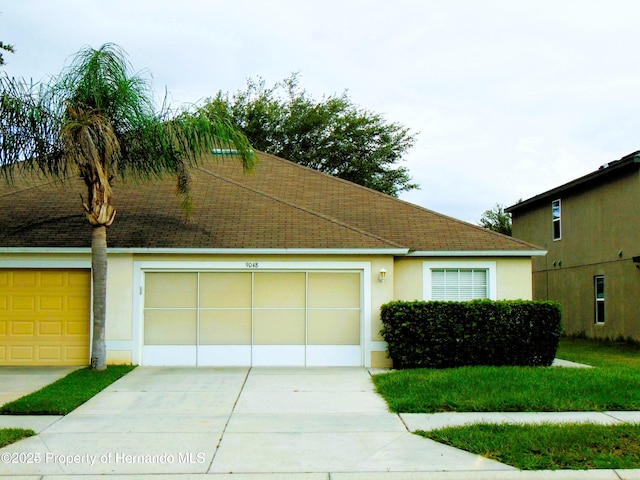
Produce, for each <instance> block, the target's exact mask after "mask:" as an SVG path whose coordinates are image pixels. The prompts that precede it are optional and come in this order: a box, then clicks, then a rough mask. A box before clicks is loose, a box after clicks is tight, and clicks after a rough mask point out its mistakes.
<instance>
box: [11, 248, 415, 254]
mask: <svg viewBox="0 0 640 480" xmlns="http://www.w3.org/2000/svg"><path fill="white" fill-rule="evenodd" d="M408 252H409V249H408V248H142V247H132V248H107V253H112V254H164V255H167V254H170V255H406V254H407V253H408ZM0 253H31V254H61V253H65V254H87V253H91V248H89V247H78V248H65V247H0Z"/></svg>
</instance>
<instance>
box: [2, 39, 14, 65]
mask: <svg viewBox="0 0 640 480" xmlns="http://www.w3.org/2000/svg"><path fill="white" fill-rule="evenodd" d="M1 50H4V51H5V52H10V53H14V52H15V50H14V48H13V45H9V44H6V43H3V42H0V65H4V57H3V56H2V51H1Z"/></svg>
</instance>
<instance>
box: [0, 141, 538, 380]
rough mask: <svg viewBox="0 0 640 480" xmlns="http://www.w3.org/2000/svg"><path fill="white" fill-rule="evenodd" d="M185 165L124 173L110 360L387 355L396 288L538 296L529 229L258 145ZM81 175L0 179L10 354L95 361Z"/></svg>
mask: <svg viewBox="0 0 640 480" xmlns="http://www.w3.org/2000/svg"><path fill="white" fill-rule="evenodd" d="M256 155H257V156H258V162H257V165H256V168H255V171H254V172H253V173H249V174H244V173H243V171H242V167H241V165H240V162H238V161H236V160H234V159H225V160H220V159H211V160H208V161H206V162H204V163H203V164H202V165H200V166H197V167H195V168H193V169H192V171H191V176H192V181H193V188H192V196H193V203H194V205H195V212H194V214H193V217H192V219H191V221H189V222H187V221H185V217H184V212H183V211H182V210H181V208H180V206H179V201H178V198H177V197H176V195H175V180H174V179H166V180H162V181H154V182H150V183H142V184H136V183H126V184H124V183H116V185H115V187H114V191H115V205H116V208H117V209H118V214H117V216H116V220H115V222H114V223H113V225H112V226H111V227H109V229H108V236H107V241H108V245H109V248H108V283H107V332H106V334H107V341H106V342H107V351H108V362H109V363H127V364H128V363H133V364H138V365H203V366H204V365H220V366H222V365H238V366H240V365H242V366H248V365H256V366H257V365H299V366H314V365H318V366H321V365H334V366H358V365H359V366H373V367H383V366H388V365H389V364H390V361H389V359H388V358H387V356H386V344H385V342H384V341H383V339H382V338H381V336H380V334H379V332H380V329H381V327H382V325H381V322H380V313H379V310H380V306H381V305H383V304H384V303H386V302H389V301H391V300H395V299H402V300H415V299H448V300H464V299H470V298H491V299H516V298H522V299H530V298H531V295H532V283H531V264H532V257H534V256H539V255H544V254H545V251H544V250H543V249H541V248H539V247H537V246H534V245H532V244H530V243H527V242H525V241H522V240H518V239H515V238H511V237H508V236H504V235H501V234H498V233H495V232H491V231H489V230H485V229H483V228H481V227H478V226H476V225H471V224H469V223H465V222H462V221H459V220H456V219H453V218H450V217H447V216H445V215H441V214H439V213H436V212H433V211H430V210H427V209H425V208H422V207H420V206H417V205H414V204H411V203H408V202H405V201H402V200H399V199H396V198H393V197H390V196H387V195H384V194H381V193H379V192H376V191H372V190H369V189H367V188H364V187H361V186H359V185H356V184H353V183H350V182H347V181H343V180H340V179H337V178H334V177H331V176H329V175H326V174H323V173H320V172H317V171H315V170H311V169H308V168H305V167H302V166H300V165H297V164H295V163H292V162H289V161H287V160H284V159H282V158H278V157H275V156H272V155H268V154H264V153H260V154H258V153H257V154H256ZM80 195H86V193H85V187H84V184H83V183H82V181H81V180H69V181H67V182H65V183H64V184H61V183H60V182H56V181H51V180H41V181H37V182H33V181H31V182H26V181H22V180H18V181H17V182H16V184H14V185H12V186H10V187H8V186H6V185H2V186H0V339H1V341H0V365H87V364H88V362H89V349H90V345H91V342H90V337H91V321H90V317H91V312H90V308H91V306H90V304H91V302H90V294H91V279H90V267H91V262H90V259H91V255H90V239H91V228H90V226H89V224H88V222H87V221H86V219H85V218H84V214H83V210H82V207H81V200H80Z"/></svg>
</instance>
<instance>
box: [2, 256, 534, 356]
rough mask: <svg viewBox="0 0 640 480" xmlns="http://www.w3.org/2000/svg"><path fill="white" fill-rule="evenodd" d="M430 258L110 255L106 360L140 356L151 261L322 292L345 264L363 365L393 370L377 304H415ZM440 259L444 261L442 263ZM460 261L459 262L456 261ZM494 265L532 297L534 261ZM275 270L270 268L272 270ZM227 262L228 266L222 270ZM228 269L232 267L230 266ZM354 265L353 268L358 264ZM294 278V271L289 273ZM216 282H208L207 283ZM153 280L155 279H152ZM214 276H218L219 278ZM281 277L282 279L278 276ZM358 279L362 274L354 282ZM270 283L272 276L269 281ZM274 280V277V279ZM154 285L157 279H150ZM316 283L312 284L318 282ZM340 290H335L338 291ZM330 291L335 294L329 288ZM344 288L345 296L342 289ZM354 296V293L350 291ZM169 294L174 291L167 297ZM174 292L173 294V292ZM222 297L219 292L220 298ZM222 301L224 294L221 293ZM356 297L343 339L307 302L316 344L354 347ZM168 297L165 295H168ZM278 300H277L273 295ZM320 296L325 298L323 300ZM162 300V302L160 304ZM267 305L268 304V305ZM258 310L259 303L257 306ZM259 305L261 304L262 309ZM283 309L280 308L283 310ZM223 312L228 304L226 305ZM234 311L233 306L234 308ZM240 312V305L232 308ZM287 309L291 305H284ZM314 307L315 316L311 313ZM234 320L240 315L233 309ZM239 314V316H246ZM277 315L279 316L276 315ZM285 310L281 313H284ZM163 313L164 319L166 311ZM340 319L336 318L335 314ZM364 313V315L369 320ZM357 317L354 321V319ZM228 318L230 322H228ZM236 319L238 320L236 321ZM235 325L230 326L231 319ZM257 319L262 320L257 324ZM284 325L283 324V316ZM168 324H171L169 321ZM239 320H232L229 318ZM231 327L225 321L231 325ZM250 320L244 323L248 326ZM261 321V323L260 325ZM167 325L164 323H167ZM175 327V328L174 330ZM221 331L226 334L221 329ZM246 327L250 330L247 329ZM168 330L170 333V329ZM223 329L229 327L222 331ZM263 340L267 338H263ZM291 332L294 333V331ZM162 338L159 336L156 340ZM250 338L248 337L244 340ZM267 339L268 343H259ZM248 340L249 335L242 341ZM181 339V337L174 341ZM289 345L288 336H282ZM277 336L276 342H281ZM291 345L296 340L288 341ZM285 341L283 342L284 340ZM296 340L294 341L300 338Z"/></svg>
mask: <svg viewBox="0 0 640 480" xmlns="http://www.w3.org/2000/svg"><path fill="white" fill-rule="evenodd" d="M90 259H91V257H90V254H89V253H78V254H68V255H63V254H59V253H49V254H46V253H43V254H12V255H7V254H2V255H0V265H2V263H3V262H4V263H5V264H7V263H11V264H12V265H14V266H15V265H16V264H17V265H23V264H28V265H30V266H31V267H44V268H64V267H65V266H72V267H73V268H87V265H90ZM425 260H428V259H425V258H395V259H394V257H392V256H389V255H386V256H385V255H368V256H366V255H246V256H244V255H166V254H161V255H157V254H127V253H109V256H108V262H109V264H108V284H107V332H106V333H107V336H106V340H107V350H108V362H109V363H132V362H133V363H136V358H138V357H139V355H140V354H139V353H137V351H138V350H139V349H140V348H141V345H142V344H143V342H144V341H145V338H144V336H145V332H144V331H143V329H142V328H141V326H142V325H143V315H146V313H145V305H144V295H143V293H142V292H143V288H142V284H141V278H142V277H143V275H142V273H141V272H142V269H141V265H145V264H149V263H153V264H155V265H161V268H160V270H163V271H167V270H168V271H180V270H182V271H184V270H187V271H198V270H206V271H215V270H217V269H219V270H221V271H245V270H244V269H246V271H254V272H260V273H261V275H264V277H263V279H267V280H268V278H267V277H269V272H270V271H277V272H287V271H289V270H292V271H295V272H300V271H308V272H310V273H309V275H310V277H309V278H310V280H309V281H310V283H309V285H310V286H311V288H313V289H316V290H318V289H319V290H318V291H319V292H321V291H323V286H322V285H321V284H318V285H316V284H315V283H317V281H319V280H321V279H322V278H323V277H321V276H314V275H316V274H314V273H312V272H314V271H315V272H318V271H323V270H324V271H333V270H340V269H341V266H342V265H345V264H349V265H351V267H349V268H348V269H347V270H351V271H360V272H362V280H363V282H364V285H363V288H362V291H361V300H362V302H363V303H362V312H361V315H362V317H361V318H362V326H363V327H365V328H366V330H364V331H362V334H363V339H364V344H363V348H365V346H366V350H365V356H366V359H365V364H370V365H371V366H374V367H384V366H389V360H388V359H387V358H386V353H385V349H386V345H385V344H384V341H383V339H382V337H381V336H380V333H379V332H380V330H381V328H382V324H381V321H380V307H381V306H382V305H383V304H385V303H387V302H389V301H391V300H394V299H402V300H416V299H422V297H423V293H422V292H423V265H424V261H425ZM439 260H443V259H442V258H441V259H439ZM455 260H460V259H455ZM481 260H491V261H495V262H496V266H497V268H496V271H497V275H498V295H499V297H500V298H528V297H530V295H531V279H530V278H531V276H530V260H529V259H518V258H509V259H504V258H499V259H481ZM276 264H277V265H278V267H277V268H272V267H270V266H272V265H276ZM220 265H224V266H225V267H224V268H221V267H219V266H220ZM228 265H235V267H233V268H229V267H228ZM354 266H355V267H354ZM382 269H384V270H385V271H386V278H385V280H384V282H381V281H380V279H379V276H380V273H379V272H380V270H382ZM292 274H295V273H292ZM207 275H209V276H205V277H203V279H202V281H203V282H206V281H209V280H211V281H213V280H215V278H214V277H216V274H207ZM326 275H328V277H326V278H327V279H329V280H331V279H332V278H333V277H331V275H332V274H326ZM209 277H211V278H209ZM150 278H152V276H151V277H150ZM216 278H217V277H216ZM279 278H280V279H281V278H283V277H279ZM354 278H357V277H354ZM338 279H341V280H344V281H345V282H352V281H353V278H351V277H336V278H333V281H337V280H338ZM272 280H273V279H272ZM276 280H277V278H276ZM151 281H153V280H151ZM314 282H315V283H314ZM336 288H337V287H336ZM329 290H331V289H329ZM343 290H344V291H343ZM349 291H350V290H349ZM169 293H171V292H169ZM174 293H175V292H174ZM221 295H222V294H221ZM223 296H224V295H223ZM352 296H353V294H352V293H347V289H346V288H340V294H339V295H336V302H337V303H336V304H335V305H334V307H335V308H339V309H342V310H344V312H340V314H341V315H343V316H344V318H347V319H348V321H347V322H346V323H344V324H343V325H342V326H341V328H343V329H344V331H343V332H342V333H341V334H340V335H341V336H340V338H338V335H337V333H336V332H331V331H328V330H327V329H326V328H324V326H323V325H325V324H326V325H334V324H335V319H334V318H333V317H332V315H330V312H329V313H327V311H325V310H322V308H324V307H323V304H321V303H319V304H318V305H315V304H314V305H311V304H310V305H309V308H310V320H311V324H310V328H311V334H312V335H311V339H312V340H313V342H315V344H317V345H324V344H327V343H334V344H338V345H339V344H342V343H345V344H353V342H354V339H355V338H356V337H357V336H358V335H359V331H360V330H359V325H358V324H357V318H356V317H354V316H353V315H356V314H357V310H356V314H353V312H352V311H348V309H352V308H353V306H354V299H353V298H351V297H352ZM168 297H169V295H168V294H167V296H166V298H168ZM269 298H271V299H273V298H274V297H273V296H269ZM269 298H264V299H258V300H259V302H258V303H260V302H262V300H264V302H267V303H268V302H269ZM318 298H321V295H320V297H318ZM161 300H162V298H160V299H158V301H161ZM264 302H263V303H264ZM260 305H261V303H260ZM265 305H266V307H265V308H267V307H268V308H272V307H275V305H271V304H269V305H271V306H269V305H267V304H265ZM258 306H259V305H258ZM280 306H281V307H282V305H280ZM225 308H226V307H225ZM229 308H231V307H229ZM234 308H235V306H234ZM287 308H289V307H287ZM314 308H317V309H318V311H317V312H316V311H315V310H313V309H314ZM230 312H231V313H230V315H231V314H232V313H233V314H234V315H235V314H237V313H238V312H237V311H236V310H233V311H231V310H230ZM270 312H271V313H273V311H270V310H265V315H269V314H270ZM241 313H242V312H241ZM276 313H277V312H276ZM280 313H282V312H280ZM153 315H155V314H153V313H151V314H150V317H149V320H150V321H156V323H158V326H159V330H158V329H156V330H157V331H155V330H153V328H152V329H150V330H149V331H148V332H146V334H148V335H149V340H150V342H151V343H152V344H153V343H154V342H156V341H158V342H160V341H164V337H163V335H164V333H163V332H164V331H165V330H166V328H165V329H163V328H160V327H161V324H162V322H163V319H162V318H160V317H158V318H157V319H154V318H151V317H153ZM158 315H160V316H162V315H163V313H159V314H158ZM334 316H335V315H334ZM365 316H366V318H365ZM352 317H353V318H352ZM225 318H226V317H225ZM234 318H235V317H234ZM207 319H208V317H206V315H205V316H204V317H203V320H204V323H203V325H204V331H203V332H201V333H202V334H203V335H204V337H203V339H204V340H206V341H208V340H207V339H208V338H209V337H208V335H209V332H208V331H207V330H206V328H207V325H208V324H207V323H206V321H207ZM232 320H233V322H232ZM258 320H260V319H258ZM281 320H282V321H283V322H284V321H285V320H286V319H285V318H284V317H281ZM165 321H166V319H165ZM228 321H229V322H232V323H235V319H230V320H228ZM227 323H228V322H227ZM245 323H247V322H245ZM258 323H259V322H258ZM165 327H166V325H165ZM257 327H258V332H257V333H258V337H260V338H257V340H258V341H259V342H258V343H260V342H262V343H264V342H266V343H268V342H269V341H270V339H269V338H268V332H267V333H265V332H262V330H260V326H259V325H257ZM169 330H174V329H169ZM216 330H217V331H220V330H221V329H220V326H219V325H218V326H216ZM222 330H224V329H222ZM245 330H246V328H245ZM167 331H168V330H167ZM224 332H226V330H224ZM261 332H262V333H264V335H262V333H261ZM290 333H291V332H290ZM225 335H226V336H225V341H226V340H229V342H228V343H229V344H244V343H245V342H244V340H243V341H242V342H240V341H239V340H238V339H237V338H236V336H234V335H236V334H235V333H234V332H226V333H225ZM156 336H157V338H156ZM244 336H245V337H246V335H244ZM262 337H264V338H262ZM243 338H244V337H243ZM172 339H173V340H178V337H177V336H175V335H174V336H173V337H172ZM284 340H286V341H287V342H289V341H290V340H291V339H284ZM284 340H283V339H278V342H284ZM219 341H220V340H219V339H217V338H215V339H213V340H211V342H210V343H211V344H212V345H215V344H217V343H218V342H219ZM291 341H293V340H291ZM287 342H284V343H287ZM296 342H297V340H296Z"/></svg>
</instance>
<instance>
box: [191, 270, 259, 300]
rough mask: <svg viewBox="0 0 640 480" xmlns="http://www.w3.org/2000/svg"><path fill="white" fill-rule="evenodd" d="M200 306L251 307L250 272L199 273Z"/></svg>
mask: <svg viewBox="0 0 640 480" xmlns="http://www.w3.org/2000/svg"><path fill="white" fill-rule="evenodd" d="M200 307H201V308H251V273H229V272H216V273H201V274H200Z"/></svg>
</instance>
